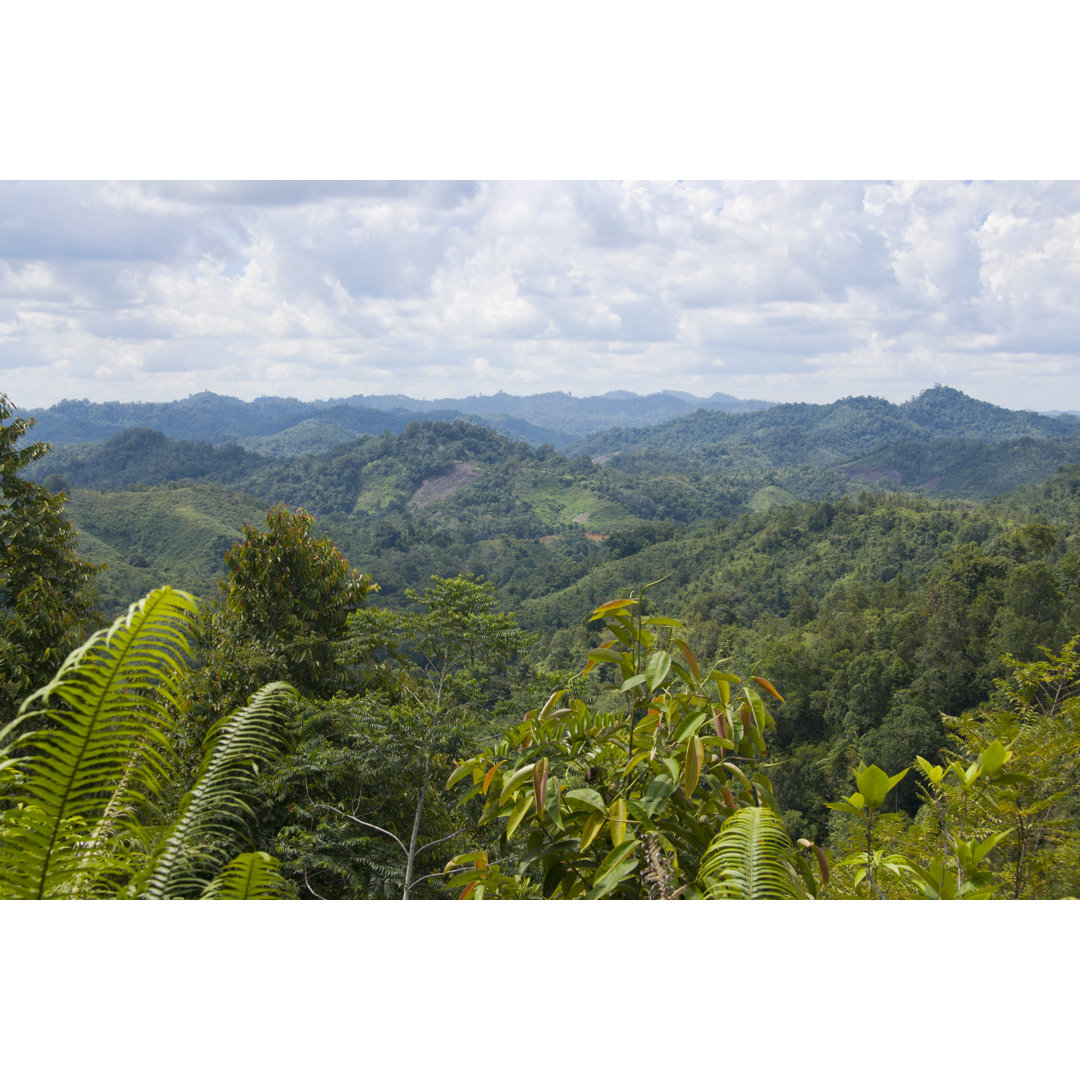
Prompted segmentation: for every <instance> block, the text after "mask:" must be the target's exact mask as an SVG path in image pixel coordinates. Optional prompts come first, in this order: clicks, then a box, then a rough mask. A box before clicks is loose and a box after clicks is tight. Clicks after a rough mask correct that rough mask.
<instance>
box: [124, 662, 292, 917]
mask: <svg viewBox="0 0 1080 1080" xmlns="http://www.w3.org/2000/svg"><path fill="white" fill-rule="evenodd" d="M295 697H296V691H295V690H294V689H293V688H292V687H291V686H289V685H288V684H287V683H280V682H278V683H270V684H269V685H267V686H264V687H263V688H262V689H261V690H259V691H258V692H257V693H255V694H254V695H253V696H252V697H251V699H250V700H249V701H248V703H247V705H245V706H244V707H243V708H241V709H237V710H236V711H235V712H232V713H230V714H229V715H228V716H226V717H224V718H223V719H221V720H219V721H218V723H216V724H215V725H214V727H213V728H212V729H211V731H210V734H209V735H208V736H207V738H206V742H205V743H204V753H203V761H202V765H201V766H200V768H199V773H198V776H197V777H196V780H195V784H194V786H193V787H192V788H191V790H190V791H189V792H188V793H187V794H186V795H185V796H184V798H183V800H182V801H181V804H180V810H179V813H178V815H177V818H176V821H175V823H174V824H173V825H172V826H171V827H170V828H169V830H168V833H167V835H166V836H165V838H164V840H163V841H162V842H161V843H160V844H159V846H158V848H157V850H156V851H155V853H154V855H153V856H152V857H151V859H150V862H149V866H148V868H147V870H146V871H145V872H144V873H143V874H142V875H140V877H139V879H138V880H136V881H135V882H133V888H134V890H135V891H136V893H137V894H139V895H142V896H144V897H146V898H147V899H168V898H171V897H176V896H183V895H187V894H190V893H191V892H192V891H197V892H201V891H202V890H203V889H204V888H205V887H206V881H207V878H209V877H211V876H212V875H213V873H214V870H215V869H216V867H217V866H218V865H220V863H221V862H222V861H224V860H225V859H227V858H228V857H229V854H230V849H232V848H234V847H235V845H236V843H237V841H238V838H241V837H242V836H243V830H244V828H245V826H246V825H247V822H248V820H249V818H250V808H249V806H248V804H247V803H246V802H245V801H244V797H243V793H244V789H245V787H246V785H247V784H248V782H249V781H250V778H251V776H252V772H253V770H252V766H253V765H257V764H258V763H260V762H265V761H267V760H269V759H270V758H271V757H273V756H274V754H275V753H276V752H277V750H278V748H279V746H280V743H281V738H282V724H283V720H284V713H285V708H286V703H287V702H288V701H289V700H290V699H293V698H295Z"/></svg>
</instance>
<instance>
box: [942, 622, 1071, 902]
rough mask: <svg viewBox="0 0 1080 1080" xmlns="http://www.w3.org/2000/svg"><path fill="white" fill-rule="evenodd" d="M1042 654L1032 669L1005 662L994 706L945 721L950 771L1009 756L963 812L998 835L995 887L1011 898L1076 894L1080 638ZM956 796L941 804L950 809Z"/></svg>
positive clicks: (1009, 660) (982, 830)
mask: <svg viewBox="0 0 1080 1080" xmlns="http://www.w3.org/2000/svg"><path fill="white" fill-rule="evenodd" d="M1043 652H1044V654H1045V659H1043V660H1037V661H1033V662H1030V663H1024V662H1021V661H1020V660H1017V659H1016V658H1015V657H1012V656H1006V657H1004V658H1003V660H1004V663H1005V666H1006V668H1007V669H1008V672H1009V677H1008V678H1007V679H1001V680H999V681H998V683H997V691H998V694H997V699H998V700H997V702H996V705H997V707H991V708H984V709H980V710H978V711H976V712H972V713H968V714H966V715H964V716H962V717H945V724H946V727H947V728H948V729H949V731H950V736H951V739H950V741H951V743H952V755H951V756H952V758H953V760H954V761H955V762H956V763H957V766H956V767H957V769H959V767H960V765H963V766H965V767H967V768H970V767H971V765H970V763H972V762H981V761H983V760H984V759H985V758H986V756H987V755H988V754H996V751H994V750H993V748H994V747H996V746H1003V747H1004V748H1005V749H1006V750H1007V753H1008V756H1007V758H1006V760H1007V763H1008V768H1007V769H1004V768H1000V767H999V771H998V773H997V775H996V776H995V779H994V783H992V784H991V785H989V786H988V787H987V788H986V789H985V790H984V791H983V792H981V793H980V797H979V798H978V799H974V800H972V799H967V800H965V801H964V802H963V804H962V809H963V811H964V812H965V813H966V818H967V821H968V822H969V827H970V828H972V829H975V830H978V832H979V835H996V834H997V833H999V832H1001V834H1002V836H1003V842H1002V843H1001V844H1000V846H999V847H998V849H997V851H996V852H995V859H994V865H993V869H994V874H995V882H996V884H997V886H998V888H999V889H1000V890H1001V891H1002V892H1003V893H1004V894H1005V895H1007V896H1010V897H1012V898H1014V899H1018V900H1019V899H1024V898H1032V899H1036V898H1053V897H1060V896H1074V895H1076V893H1077V890H1078V889H1080V870H1078V869H1077V867H1078V866H1080V827H1078V818H1080V796H1078V792H1077V788H1078V782H1080V638H1073V639H1072V640H1071V641H1069V642H1067V643H1066V644H1065V645H1063V646H1062V648H1061V651H1060V652H1059V653H1053V652H1051V651H1050V650H1049V649H1044V650H1043ZM994 760H996V757H995V759H994ZM946 794H947V793H946ZM958 794H959V793H953V794H952V797H951V798H947V799H946V800H945V801H946V803H951V804H952V806H953V808H954V810H953V812H954V813H956V812H957V811H956V809H955V807H956V804H957V803H958V801H959V799H958Z"/></svg>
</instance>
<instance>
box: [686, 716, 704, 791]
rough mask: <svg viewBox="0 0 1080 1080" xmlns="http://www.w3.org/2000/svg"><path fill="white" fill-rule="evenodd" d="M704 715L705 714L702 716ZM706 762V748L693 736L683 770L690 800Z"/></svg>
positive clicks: (688, 744)
mask: <svg viewBox="0 0 1080 1080" xmlns="http://www.w3.org/2000/svg"><path fill="white" fill-rule="evenodd" d="M702 715H704V714H702ZM704 762H705V747H704V746H702V744H701V740H700V739H699V738H698V737H697V736H696V735H694V736H692V737H691V739H690V741H689V742H688V743H687V744H686V764H685V766H684V770H683V792H684V793H685V795H686V797H687V798H688V799H689V798H690V797H691V796H692V795H693V794H694V789H695V788H696V787H697V784H698V780H699V778H700V777H701V766H702V765H703V764H704Z"/></svg>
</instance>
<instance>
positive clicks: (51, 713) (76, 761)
mask: <svg viewBox="0 0 1080 1080" xmlns="http://www.w3.org/2000/svg"><path fill="white" fill-rule="evenodd" d="M197 620H198V607H197V604H196V601H195V600H194V598H193V597H191V596H189V595H188V594H186V593H182V592H177V591H175V590H173V589H169V588H162V589H158V590H156V591H155V592H153V593H151V594H150V595H149V596H147V597H145V598H144V599H143V600H141V601H139V602H138V603H136V604H133V605H132V606H131V608H130V609H129V611H128V613H127V615H126V616H123V617H121V618H119V619H117V620H116V622H114V623H113V625H112V626H111V627H110V628H109V629H108V630H100V631H98V632H97V633H96V634H94V635H93V636H92V637H91V638H90V639H89V640H88V641H87V642H86V643H85V644H83V645H82V646H81V647H80V648H78V649H76V650H75V651H74V652H73V653H71V655H70V656H69V657H68V658H67V659H66V660H65V661H64V663H63V665H62V666H61V668H60V670H59V672H58V673H57V674H56V676H55V677H54V678H53V679H52V680H51V681H50V682H49V683H48V684H47V685H45V686H43V687H42V688H41V689H39V690H37V691H36V692H35V693H33V694H31V695H30V696H29V697H28V698H27V699H26V700H25V701H24V702H23V703H22V706H21V707H20V709H19V713H18V716H17V717H16V718H15V720H13V721H12V722H11V723H10V724H9V725H7V727H6V728H4V729H3V731H0V807H2V813H0V836H2V838H3V845H2V847H0V898H25V899H51V898H58V899H81V898H98V899H101V898H123V899H132V898H137V897H146V898H161V899H165V898H179V897H199V896H203V897H222V898H255V897H267V896H272V895H277V894H280V892H281V889H282V886H283V884H284V882H283V881H282V879H281V877H280V875H279V874H278V873H277V869H276V865H277V864H276V860H274V859H273V858H272V857H270V856H269V855H267V854H265V853H262V852H250V851H249V852H247V853H241V854H236V852H237V849H238V848H241V847H242V846H243V844H244V839H245V837H244V833H245V829H246V827H247V825H248V823H249V821H250V814H249V808H248V804H247V802H246V798H245V788H246V786H247V784H248V782H249V778H250V777H251V775H252V770H253V768H256V767H257V766H258V765H259V764H260V763H261V764H265V763H266V762H267V761H268V760H269V759H270V758H271V757H272V756H273V754H274V753H275V752H276V748H277V743H278V740H279V731H280V722H281V712H282V708H283V706H284V704H285V702H286V701H287V699H288V698H289V696H291V694H292V691H291V689H290V688H289V687H287V686H284V685H283V684H280V683H279V684H272V685H270V686H266V687H263V688H262V689H261V690H260V691H259V692H258V693H257V694H256V695H254V696H253V697H252V699H251V700H250V701H249V702H248V704H247V705H245V706H244V707H243V708H241V709H238V710H237V711H236V712H234V713H232V714H230V715H229V716H228V717H225V718H224V719H223V720H222V721H221V722H220V723H218V724H216V725H215V726H214V728H213V729H212V730H211V732H210V733H209V734H208V736H207V738H206V740H205V743H204V746H203V753H202V758H201V761H200V764H199V767H198V770H197V772H196V776H195V781H194V783H193V784H192V785H191V787H190V789H189V790H188V791H187V792H186V793H185V794H184V796H183V798H181V799H180V800H179V803H178V805H177V808H176V810H175V812H174V813H173V814H171V815H169V816H168V817H166V818H165V819H164V820H161V808H160V805H159V799H160V796H161V793H162V791H163V789H164V788H165V786H166V785H167V784H168V783H170V782H171V781H172V780H173V779H174V777H175V774H176V771H177V768H178V764H179V759H178V756H177V753H176V747H175V741H174V736H175V734H176V730H177V720H178V717H177V715H176V709H175V704H176V695H177V688H178V685H179V678H180V674H181V672H182V670H183V668H184V666H185V665H186V663H187V661H188V660H189V658H190V656H191V651H192V638H193V636H194V632H195V629H196V624H197ZM39 720H44V721H45V723H44V725H40V726H39V725H35V723H34V721H39Z"/></svg>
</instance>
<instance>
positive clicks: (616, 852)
mask: <svg viewBox="0 0 1080 1080" xmlns="http://www.w3.org/2000/svg"><path fill="white" fill-rule="evenodd" d="M638 843H639V841H638V840H624V841H623V842H622V843H621V844H618V845H617V846H616V847H613V848H612V849H611V851H609V852H608V853H607V856H606V857H605V858H604V861H603V862H602V863H601V864H600V866H599V868H598V869H597V871H596V875H595V876H594V877H593V885H594V886H596V885H599V884H601V882H603V880H604V878H606V877H607V876H608V875H609V874H611V873H613V872H614V871H615V869H616V868H617V867H618V866H619V864H620V863H621V862H623V861H624V860H625V859H626V858H627V857H628V856H629V855H630V852H631V851H633V850H634V848H636V847H637V846H638Z"/></svg>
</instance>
